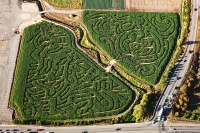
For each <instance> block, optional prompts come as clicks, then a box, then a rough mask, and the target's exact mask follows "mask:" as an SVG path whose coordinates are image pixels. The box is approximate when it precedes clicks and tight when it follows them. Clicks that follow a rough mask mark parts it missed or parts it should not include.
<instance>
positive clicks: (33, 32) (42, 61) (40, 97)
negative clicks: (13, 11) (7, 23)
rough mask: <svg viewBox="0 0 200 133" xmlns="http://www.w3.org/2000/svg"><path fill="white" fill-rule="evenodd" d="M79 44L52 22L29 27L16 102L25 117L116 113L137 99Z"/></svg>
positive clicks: (18, 73) (19, 65) (16, 80)
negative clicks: (84, 51) (81, 49)
mask: <svg viewBox="0 0 200 133" xmlns="http://www.w3.org/2000/svg"><path fill="white" fill-rule="evenodd" d="M74 43H75V42H74V37H73V34H72V33H71V32H69V31H68V30H66V29H63V28H62V27H60V26H55V25H53V24H50V23H47V22H41V23H39V24H36V25H32V26H30V27H28V28H26V29H25V31H24V36H23V39H22V44H21V47H20V54H19V58H18V61H17V68H16V72H15V78H14V84H13V91H12V101H11V103H12V106H13V107H14V108H16V109H17V110H18V113H19V115H20V116H21V118H23V119H26V120H38V119H40V120H63V119H75V118H88V117H90V118H93V117H100V116H110V115H116V114H119V113H122V112H123V111H125V110H126V109H127V108H128V107H129V106H130V104H131V102H133V100H134V98H135V97H134V92H133V91H132V90H131V89H129V87H128V86H126V85H125V84H124V83H123V82H122V81H120V80H119V79H118V78H116V77H114V76H113V75H111V74H110V73H106V72H104V70H103V69H102V68H101V67H99V66H98V65H97V64H95V63H94V62H93V61H92V60H91V59H90V58H89V57H88V56H87V55H85V54H84V53H82V51H80V50H79V49H78V48H77V47H76V45H75V44H74Z"/></svg>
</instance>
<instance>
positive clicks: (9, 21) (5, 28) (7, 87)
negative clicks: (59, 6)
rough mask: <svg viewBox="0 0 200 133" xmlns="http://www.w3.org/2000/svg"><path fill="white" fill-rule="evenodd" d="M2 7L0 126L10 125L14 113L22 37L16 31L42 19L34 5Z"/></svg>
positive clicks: (12, 0) (6, 1)
mask: <svg viewBox="0 0 200 133" xmlns="http://www.w3.org/2000/svg"><path fill="white" fill-rule="evenodd" d="M0 7H1V8H0V30H1V32H0V103H1V106H0V124H9V123H11V121H12V113H13V111H12V109H10V108H8V104H9V97H10V91H11V85H12V81H13V74H14V68H15V65H16V58H17V53H18V47H19V41H20V36H21V35H20V34H14V31H15V30H19V31H21V32H22V31H23V29H24V27H26V26H28V25H31V24H32V23H35V22H37V20H38V19H40V17H39V10H38V8H37V6H36V4H34V3H22V2H20V0H1V2H0Z"/></svg>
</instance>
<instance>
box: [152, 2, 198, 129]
mask: <svg viewBox="0 0 200 133" xmlns="http://www.w3.org/2000/svg"><path fill="white" fill-rule="evenodd" d="M198 2H199V1H198V0H193V1H192V18H191V25H190V33H189V40H188V42H189V43H188V48H187V51H186V53H185V55H183V56H182V57H181V58H182V60H180V61H179V62H178V64H177V65H176V68H175V70H174V72H173V75H172V77H171V78H170V79H169V82H168V84H167V85H166V87H165V89H164V92H163V95H162V96H161V99H160V101H159V102H158V103H157V106H156V111H157V112H156V115H155V116H154V117H153V120H157V117H158V116H157V113H158V111H159V108H160V107H163V106H164V108H165V107H166V106H165V105H166V104H165V101H166V99H170V98H171V99H172V100H173V96H172V95H173V94H177V91H178V90H176V89H175V87H180V85H181V83H182V81H183V80H184V76H185V74H186V72H187V70H188V68H189V66H190V61H191V59H192V57H193V52H192V53H190V52H189V51H193V49H194V45H195V43H194V42H195V38H196V32H197V22H198V10H197V11H194V8H197V9H198V7H199V5H198ZM174 97H175V96H174ZM168 104H169V105H170V106H171V103H169V102H168ZM199 132H200V131H199Z"/></svg>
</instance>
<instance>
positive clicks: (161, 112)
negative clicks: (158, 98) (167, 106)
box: [157, 107, 163, 121]
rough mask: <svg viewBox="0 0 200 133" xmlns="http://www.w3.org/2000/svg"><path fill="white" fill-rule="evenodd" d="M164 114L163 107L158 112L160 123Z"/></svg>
mask: <svg viewBox="0 0 200 133" xmlns="http://www.w3.org/2000/svg"><path fill="white" fill-rule="evenodd" d="M162 114H163V107H161V108H160V110H159V111H158V115H157V116H158V121H160V120H161V117H162Z"/></svg>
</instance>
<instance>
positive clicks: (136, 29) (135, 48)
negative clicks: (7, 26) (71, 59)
mask: <svg viewBox="0 0 200 133" xmlns="http://www.w3.org/2000/svg"><path fill="white" fill-rule="evenodd" d="M178 22H179V18H178V15H177V14H173V13H142V12H111V11H84V12H83V23H84V24H85V26H86V27H87V29H88V32H89V34H90V35H91V37H92V39H93V40H94V41H95V43H96V44H97V46H98V47H99V48H100V49H101V50H102V51H104V53H106V54H107V55H108V56H109V57H111V58H113V59H115V60H117V64H118V65H119V66H120V67H122V68H123V69H124V70H125V71H126V72H128V73H129V74H131V75H133V76H135V77H137V78H139V79H141V80H143V81H146V82H148V83H153V84H155V83H156V82H158V80H159V78H160V76H161V74H162V72H163V70H164V68H165V67H166V65H167V63H168V61H169V58H170V56H171V54H172V52H173V49H174V48H175V43H176V37H177V34H178V25H179V23H178Z"/></svg>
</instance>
